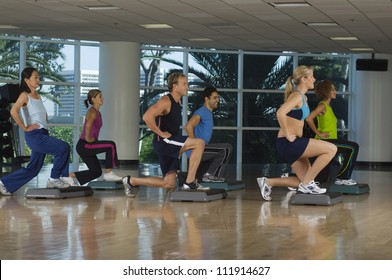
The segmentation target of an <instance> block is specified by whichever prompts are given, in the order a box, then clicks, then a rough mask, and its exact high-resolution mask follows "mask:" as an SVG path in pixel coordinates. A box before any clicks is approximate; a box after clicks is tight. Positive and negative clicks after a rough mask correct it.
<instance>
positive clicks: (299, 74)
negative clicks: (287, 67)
mask: <svg viewBox="0 0 392 280" xmlns="http://www.w3.org/2000/svg"><path fill="white" fill-rule="evenodd" d="M313 69H314V67H313V66H305V65H300V66H298V67H297V68H295V69H294V72H293V75H291V76H290V77H288V79H287V81H286V88H285V90H284V101H286V100H287V98H289V96H290V94H291V93H292V92H293V91H294V87H295V86H298V85H299V83H300V81H301V78H304V77H305V78H307V77H309V76H310V75H311V74H312V73H313Z"/></svg>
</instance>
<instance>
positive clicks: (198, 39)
mask: <svg viewBox="0 0 392 280" xmlns="http://www.w3.org/2000/svg"><path fill="white" fill-rule="evenodd" d="M188 41H192V42H207V41H212V40H211V39H210V38H190V39H188Z"/></svg>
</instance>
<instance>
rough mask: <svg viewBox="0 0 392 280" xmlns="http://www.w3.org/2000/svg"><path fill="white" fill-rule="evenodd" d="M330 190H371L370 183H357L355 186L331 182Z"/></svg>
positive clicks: (355, 191) (343, 192)
mask: <svg viewBox="0 0 392 280" xmlns="http://www.w3.org/2000/svg"><path fill="white" fill-rule="evenodd" d="M328 191H330V192H340V193H342V194H364V193H368V192H369V191H370V188H369V185H368V184H356V185H353V186H347V185H336V184H331V185H330V186H329V188H328Z"/></svg>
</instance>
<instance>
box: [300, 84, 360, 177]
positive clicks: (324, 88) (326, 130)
mask: <svg viewBox="0 0 392 280" xmlns="http://www.w3.org/2000/svg"><path fill="white" fill-rule="evenodd" d="M315 93H316V95H317V97H318V98H319V99H320V100H321V101H320V103H319V104H318V106H317V107H316V109H314V110H313V111H312V112H311V113H310V114H309V116H308V117H307V118H306V122H307V124H308V125H309V127H310V128H311V129H312V130H313V132H314V133H315V134H316V136H315V138H317V139H323V140H327V141H329V142H332V143H334V144H335V145H336V146H337V147H338V152H337V153H336V155H337V156H338V155H339V154H341V155H343V165H342V168H341V170H340V171H339V173H338V175H337V177H336V181H335V184H337V185H356V184H357V182H356V181H354V180H353V179H351V175H352V172H353V169H354V166H355V163H356V160H357V156H358V151H359V145H358V144H357V143H355V142H352V141H347V140H345V139H338V129H337V118H336V116H335V114H334V112H333V109H332V107H331V105H330V104H331V100H332V99H336V90H335V86H334V85H333V83H332V82H331V81H329V80H324V81H320V82H319V83H317V85H316V86H315ZM315 119H317V127H316V124H315V122H314V120H315ZM327 168H328V166H327V167H326V172H328V169H327ZM322 174H325V172H320V176H322ZM327 175H328V174H327ZM324 179H325V178H324Z"/></svg>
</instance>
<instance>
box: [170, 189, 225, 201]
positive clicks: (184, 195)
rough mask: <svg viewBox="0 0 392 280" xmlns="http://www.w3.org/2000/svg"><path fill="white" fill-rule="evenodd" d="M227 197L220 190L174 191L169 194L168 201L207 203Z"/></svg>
mask: <svg viewBox="0 0 392 280" xmlns="http://www.w3.org/2000/svg"><path fill="white" fill-rule="evenodd" d="M226 197H227V192H226V191H225V190H220V189H211V190H185V191H180V190H174V191H172V192H171V193H170V201H183V202H209V201H213V200H218V199H224V198H226Z"/></svg>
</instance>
